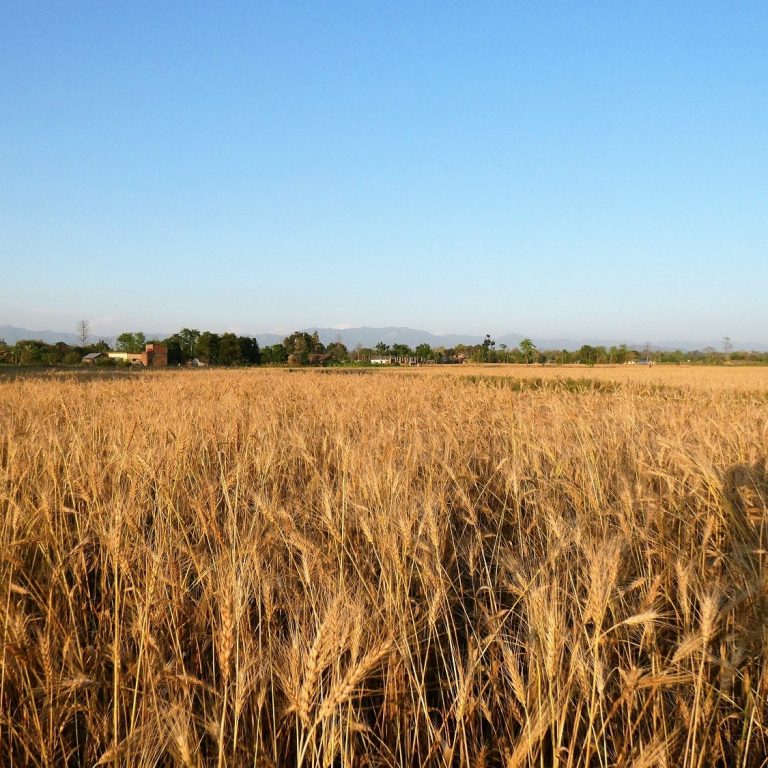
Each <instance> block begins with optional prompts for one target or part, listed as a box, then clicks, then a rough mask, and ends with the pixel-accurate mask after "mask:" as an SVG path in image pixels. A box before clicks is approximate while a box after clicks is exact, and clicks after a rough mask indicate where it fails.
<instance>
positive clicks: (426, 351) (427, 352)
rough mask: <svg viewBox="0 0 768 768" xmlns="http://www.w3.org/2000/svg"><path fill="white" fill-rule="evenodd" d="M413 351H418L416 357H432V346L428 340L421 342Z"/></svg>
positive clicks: (426, 358)
mask: <svg viewBox="0 0 768 768" xmlns="http://www.w3.org/2000/svg"><path fill="white" fill-rule="evenodd" d="M413 351H414V352H415V353H416V357H419V358H421V359H422V360H430V359H431V358H432V347H430V346H429V344H427V343H426V342H424V343H421V344H419V345H418V346H417V347H416V349H414V350H413Z"/></svg>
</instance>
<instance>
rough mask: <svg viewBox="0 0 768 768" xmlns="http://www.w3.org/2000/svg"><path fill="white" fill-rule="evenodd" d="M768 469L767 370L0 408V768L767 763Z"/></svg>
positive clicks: (359, 378) (560, 372)
mask: <svg viewBox="0 0 768 768" xmlns="http://www.w3.org/2000/svg"><path fill="white" fill-rule="evenodd" d="M510 374H511V375H510ZM558 378H565V379H566V380H564V381H562V380H558ZM568 379H570V380H568ZM582 379H584V380H588V381H573V380H582ZM767 446H768V371H766V370H765V369H726V368H717V369H699V368H682V367H681V368H662V367H655V368H652V369H645V368H643V369H637V370H635V369H629V368H627V367H622V368H614V369H610V368H605V369H573V368H564V369H544V368H531V369H521V368H514V369H512V368H508V367H503V368H494V367H488V366H483V367H481V368H475V369H471V368H468V367H461V368H458V367H456V368H448V369H445V374H444V375H443V369H441V370H434V371H432V370H424V369H419V370H415V371H414V370H407V371H406V370H403V371H375V372H368V371H364V372H362V374H361V375H354V374H353V373H348V372H343V371H342V372H338V373H337V372H332V371H329V372H324V371H310V370H302V371H296V372H289V371H279V370H248V371H240V372H238V371H221V372H220V371H214V370H208V371H176V372H174V371H167V372H162V373H151V372H144V373H139V374H133V375H128V376H125V377H113V378H109V377H107V378H103V379H102V378H96V377H76V376H71V375H61V374H54V375H49V376H37V377H29V378H26V377H18V378H15V379H10V378H9V379H5V380H2V379H0V599H1V600H2V606H3V607H2V610H1V611H0V622H1V626H0V664H1V665H2V666H1V667H0V764H2V765H66V764H70V765H93V764H95V763H97V762H98V763H100V764H102V765H125V766H142V765H143V766H154V765H163V766H224V765H226V766H253V765H256V766H261V767H262V768H263V766H270V765H280V766H284V765H297V764H302V765H308V766H330V765H377V766H378V765H382V766H385V765H386V766H406V765H407V766H417V765H435V766H438V765H446V766H447V765H473V766H475V765H476V766H481V765H487V766H502V765H503V766H508V767H509V768H513V767H514V766H550V765H562V766H613V765H616V766H646V767H648V768H650V767H651V766H691V767H693V766H708V765H728V766H760V765H764V764H765V760H766V757H767V756H768V714H767V709H768V708H767V706H766V704H767V701H768V698H767V697H768V666H767V662H768V519H767V510H766V502H767V500H768V468H767V467H766V451H767Z"/></svg>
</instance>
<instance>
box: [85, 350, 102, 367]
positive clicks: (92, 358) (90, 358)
mask: <svg viewBox="0 0 768 768" xmlns="http://www.w3.org/2000/svg"><path fill="white" fill-rule="evenodd" d="M102 355H103V353H102V352H89V353H88V354H87V355H85V356H84V357H83V362H84V363H85V364H86V365H94V364H95V363H96V361H97V360H98V359H99V358H100V357H101V356H102Z"/></svg>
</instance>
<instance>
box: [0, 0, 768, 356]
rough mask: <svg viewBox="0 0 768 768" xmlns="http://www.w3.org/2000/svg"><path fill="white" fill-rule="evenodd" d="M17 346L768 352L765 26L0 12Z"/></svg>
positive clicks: (568, 17)
mask: <svg viewBox="0 0 768 768" xmlns="http://www.w3.org/2000/svg"><path fill="white" fill-rule="evenodd" d="M0 35H1V36H2V45H1V46H0V100H1V101H0V103H2V105H3V110H2V112H3V116H2V120H0V268H1V271H0V324H3V323H11V324H15V325H24V326H26V327H30V328H34V329H44V328H53V329H55V330H73V329H74V325H75V323H76V321H77V320H78V319H80V318H87V319H89V320H90V321H91V324H92V326H93V327H94V329H95V330H96V331H97V332H101V333H112V332H119V331H121V330H125V329H127V328H143V329H144V330H146V331H148V332H154V331H173V330H176V329H177V328H179V327H181V326H192V327H198V328H210V329H212V330H235V331H238V332H243V333H245V332H257V331H267V330H272V329H277V330H291V329H293V328H298V327H305V326H311V325H318V326H326V325H336V324H342V323H345V324H351V325H409V326H412V327H418V328H424V329H427V330H431V331H437V332H451V331H452V332H467V333H485V332H491V333H494V334H499V333H504V332H519V333H523V334H528V335H532V336H537V337H545V336H571V337H581V336H588V335H593V336H600V337H603V338H616V339H621V338H633V339H637V338H640V339H654V340H656V339H669V338H690V339H708V338H719V337H722V336H724V335H726V334H727V335H729V336H731V337H732V338H733V339H734V340H737V341H738V340H743V341H763V342H764V341H766V340H768V309H767V307H768V302H766V285H768V89H767V88H766V83H768V54H766V51H768V5H766V4H765V3H725V2H723V3H702V2H696V3H693V2H692V3H682V2H681V3H661V2H659V3H651V2H643V3H628V2H627V3H622V2H605V3H547V2H541V3H539V2H537V3H511V2H499V3H494V2H486V3H452V2H434V3H426V2H413V0H411V1H410V2H387V3H362V2H361V3H349V2H336V3H315V2H312V3H310V2H306V3H290V2H285V1H284V0H283V1H281V2H274V3H266V2H258V3H253V2H242V3H237V2H235V3H231V2H230V3H227V2H224V3H142V2H136V1H135V0H134V1H132V2H130V3H127V2H126V3H120V2H110V3H76V2H72V3H43V2H38V3H32V2H21V1H19V2H16V1H15V0H10V1H9V2H5V3H2V4H1V5H0Z"/></svg>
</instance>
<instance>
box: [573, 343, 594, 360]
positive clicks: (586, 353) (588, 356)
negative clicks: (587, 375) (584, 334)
mask: <svg viewBox="0 0 768 768" xmlns="http://www.w3.org/2000/svg"><path fill="white" fill-rule="evenodd" d="M577 354H578V358H579V362H580V363H584V364H585V365H594V364H595V363H596V362H597V354H598V352H597V349H596V348H595V347H593V346H591V345H590V344H584V345H582V347H581V348H580V349H579V351H578V353H577Z"/></svg>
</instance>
